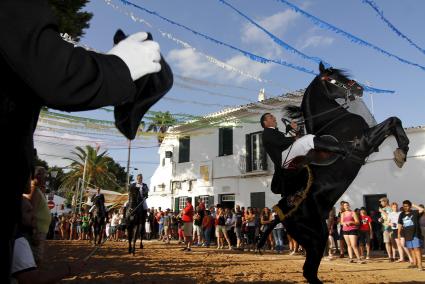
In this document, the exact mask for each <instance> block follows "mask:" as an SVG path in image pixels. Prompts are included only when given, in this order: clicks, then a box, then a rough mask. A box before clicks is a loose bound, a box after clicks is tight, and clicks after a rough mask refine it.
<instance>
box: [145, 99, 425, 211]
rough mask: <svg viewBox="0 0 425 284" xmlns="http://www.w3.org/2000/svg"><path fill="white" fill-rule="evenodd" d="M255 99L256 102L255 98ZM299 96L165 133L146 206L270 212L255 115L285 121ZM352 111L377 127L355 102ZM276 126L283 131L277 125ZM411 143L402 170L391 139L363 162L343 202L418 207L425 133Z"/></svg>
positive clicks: (267, 171)
mask: <svg viewBox="0 0 425 284" xmlns="http://www.w3.org/2000/svg"><path fill="white" fill-rule="evenodd" d="M259 99H260V96H259ZM301 99H302V93H301V92H296V93H294V94H286V95H284V96H279V97H274V98H270V99H265V100H264V99H262V100H261V102H257V103H251V104H248V105H243V106H239V107H235V108H231V109H225V110H223V111H220V112H217V113H213V114H210V115H207V116H204V117H203V118H201V119H198V120H196V121H192V122H189V123H186V124H183V125H179V126H176V127H174V128H172V129H170V131H169V133H168V135H167V137H166V138H165V140H164V141H163V143H162V145H161V146H160V148H159V156H160V165H159V167H158V168H157V169H156V171H155V173H154V175H153V176H152V178H151V184H150V197H149V202H148V203H149V206H153V207H161V208H162V209H165V208H171V209H173V210H176V209H182V208H183V207H184V204H185V199H186V198H187V197H191V198H192V200H194V201H195V204H197V203H198V200H199V199H203V200H205V202H206V205H207V207H209V206H211V205H213V204H216V203H221V204H223V205H225V206H229V207H232V206H234V205H235V204H239V205H241V206H245V207H249V206H254V207H259V208H263V207H265V206H267V207H271V206H272V205H274V204H276V203H277V201H278V200H279V195H275V194H273V193H272V192H271V190H270V182H271V179H272V175H273V163H272V162H271V160H270V158H268V157H267V155H266V154H265V152H264V149H263V147H262V141H261V132H262V128H261V125H260V123H259V120H260V117H261V115H262V114H263V113H265V112H270V113H273V114H274V115H275V116H276V117H277V118H280V117H282V116H283V112H282V109H283V107H284V106H285V105H287V104H296V105H299V104H300V102H301ZM350 110H351V111H353V112H356V113H358V114H361V115H362V116H363V117H364V118H365V119H366V121H367V122H368V123H369V125H374V124H376V122H375V120H374V118H373V116H372V115H371V113H370V112H369V110H368V109H367V107H366V106H365V104H364V103H363V102H362V101H361V100H356V101H355V102H353V103H351V106H350ZM278 124H279V125H278V127H280V128H282V129H284V125H283V123H280V122H279V123H278ZM407 133H408V136H409V139H410V140H411V145H410V152H409V155H408V162H407V163H406V164H405V166H404V167H403V169H399V168H397V167H396V165H395V164H394V162H393V161H392V151H393V150H394V149H395V148H396V146H395V141H394V139H392V138H389V139H387V141H385V143H384V144H383V145H382V146H381V147H380V152H378V153H374V154H372V155H371V156H370V157H369V160H368V163H367V164H366V165H365V166H364V167H363V168H362V169H361V171H360V173H359V175H358V177H357V178H356V180H355V181H354V183H353V184H352V185H351V186H350V188H349V189H348V190H347V192H346V194H344V196H343V197H342V198H343V199H344V200H347V201H350V203H351V204H352V206H353V207H360V206H364V205H368V206H369V207H370V206H373V207H374V206H376V205H377V199H379V197H381V196H382V195H387V196H388V197H389V198H390V199H391V200H396V201H402V200H404V199H411V200H412V201H414V202H415V203H421V202H422V203H424V202H425V194H424V193H423V190H421V187H422V186H423V185H424V184H425V158H424V155H425V129H423V128H415V129H407Z"/></svg>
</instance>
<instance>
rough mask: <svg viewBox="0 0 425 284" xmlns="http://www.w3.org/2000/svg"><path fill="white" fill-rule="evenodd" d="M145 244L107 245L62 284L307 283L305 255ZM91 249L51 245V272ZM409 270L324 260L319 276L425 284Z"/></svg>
mask: <svg viewBox="0 0 425 284" xmlns="http://www.w3.org/2000/svg"><path fill="white" fill-rule="evenodd" d="M144 244H145V248H144V249H143V250H140V249H138V250H137V251H136V255H135V256H133V255H129V254H128V253H127V244H126V243H125V242H106V243H105V244H104V245H103V246H102V247H101V248H100V249H99V250H98V251H97V253H96V254H94V255H93V257H91V258H90V260H89V262H88V265H87V267H86V269H85V271H84V272H83V273H82V274H80V275H79V276H77V277H73V278H68V279H65V280H63V281H62V283H72V284H74V283H158V284H162V283H177V284H184V283H306V282H305V280H304V278H303V277H302V265H303V263H304V257H303V256H302V255H297V256H290V255H288V254H287V253H283V254H279V255H278V254H274V253H271V252H266V253H265V254H263V255H258V254H254V253H252V252H240V251H228V250H216V249H215V248H194V249H193V250H192V252H189V253H188V252H183V251H181V246H178V245H177V244H170V245H166V244H164V243H162V242H158V241H149V242H145V243H144ZM92 250H93V247H92V246H91V245H90V244H88V242H87V241H84V242H82V241H48V245H47V252H46V253H47V255H46V258H47V259H46V262H48V263H49V265H46V266H47V269H54V268H55V265H58V264H59V263H63V262H64V261H74V260H76V259H79V258H84V257H85V256H87V255H88V254H89V253H90V252H91V251H92ZM407 266H408V263H388V261H387V260H386V259H385V258H383V257H373V259H372V260H370V261H369V262H368V263H367V264H357V263H348V261H347V259H346V258H344V259H336V260H332V261H329V260H328V261H325V260H323V261H322V264H321V266H320V271H319V277H320V278H321V279H322V281H324V282H325V283H356V284H362V283H425V271H423V272H421V271H418V270H417V269H411V268H410V269H409V268H407Z"/></svg>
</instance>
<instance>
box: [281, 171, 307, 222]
mask: <svg viewBox="0 0 425 284" xmlns="http://www.w3.org/2000/svg"><path fill="white" fill-rule="evenodd" d="M282 177H283V179H282V180H281V182H282V184H281V186H282V189H284V191H283V192H282V199H281V200H280V201H279V203H278V204H277V205H275V206H273V209H274V210H275V212H276V213H277V214H278V215H279V218H280V220H281V221H283V219H284V217H285V216H288V215H289V214H291V213H292V212H293V211H295V210H296V209H297V208H298V206H299V205H300V204H301V202H303V201H304V199H305V198H306V197H307V194H308V193H309V191H310V188H311V185H312V184H313V174H312V171H311V169H310V167H309V166H308V165H306V166H304V167H303V168H301V169H285V170H283V169H282Z"/></svg>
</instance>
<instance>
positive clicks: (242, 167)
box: [239, 155, 267, 175]
mask: <svg viewBox="0 0 425 284" xmlns="http://www.w3.org/2000/svg"><path fill="white" fill-rule="evenodd" d="M247 160H248V159H247V157H246V155H240V156H239V171H240V172H241V174H242V175H265V174H267V161H264V160H262V159H255V160H251V161H249V160H248V161H247ZM247 162H248V163H250V164H248V167H247Z"/></svg>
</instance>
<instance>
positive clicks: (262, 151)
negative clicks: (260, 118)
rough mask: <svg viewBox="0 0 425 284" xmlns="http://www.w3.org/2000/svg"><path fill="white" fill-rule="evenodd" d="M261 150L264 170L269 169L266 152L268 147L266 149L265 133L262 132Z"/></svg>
mask: <svg viewBox="0 0 425 284" xmlns="http://www.w3.org/2000/svg"><path fill="white" fill-rule="evenodd" d="M260 151H261V163H262V165H263V168H262V170H263V171H267V166H268V164H267V153H266V149H264V146H263V134H260Z"/></svg>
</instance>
